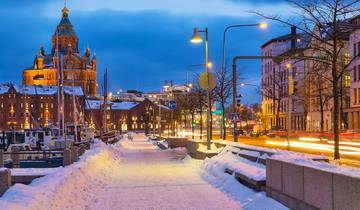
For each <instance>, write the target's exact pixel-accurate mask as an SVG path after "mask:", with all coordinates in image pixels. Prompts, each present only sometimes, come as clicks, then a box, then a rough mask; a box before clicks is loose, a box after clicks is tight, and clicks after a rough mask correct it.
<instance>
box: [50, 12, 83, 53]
mask: <svg viewBox="0 0 360 210" xmlns="http://www.w3.org/2000/svg"><path fill="white" fill-rule="evenodd" d="M57 38H58V40H59V52H61V53H64V52H66V51H67V50H68V46H69V45H71V46H72V51H73V52H74V53H79V48H78V42H79V38H78V37H77V35H76V33H75V30H74V26H73V25H72V24H71V22H70V19H69V9H68V8H67V7H66V6H65V7H64V8H63V9H62V18H61V21H60V23H59V25H58V26H57V27H56V30H55V33H54V35H53V36H52V53H54V52H55V51H56V43H57Z"/></svg>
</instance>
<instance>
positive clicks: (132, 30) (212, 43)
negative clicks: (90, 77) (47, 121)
mask: <svg viewBox="0 0 360 210" xmlns="http://www.w3.org/2000/svg"><path fill="white" fill-rule="evenodd" d="M63 4H64V2H63V1H62V0H42V1H39V0H2V1H0V19H1V22H0V27H1V32H0V46H1V47H0V55H1V56H0V82H1V83H7V82H13V83H16V84H21V79H22V76H21V74H22V70H23V69H24V68H27V67H29V66H31V65H32V62H33V60H34V56H35V55H36V53H37V52H38V49H39V46H40V45H44V46H45V50H46V51H47V52H49V51H50V50H51V36H52V34H53V33H54V31H55V27H56V25H57V24H58V23H59V21H60V18H61V9H62V7H63ZM67 5H68V8H69V9H70V20H71V21H72V24H73V25H74V26H75V30H76V33H77V35H78V36H79V39H80V42H79V48H80V51H81V52H83V50H84V49H85V48H86V47H90V49H91V51H92V52H94V51H96V55H97V59H98V82H99V83H102V82H103V81H102V74H103V72H104V69H105V68H106V67H107V68H108V70H109V83H110V84H109V88H110V90H111V91H114V92H116V91H117V90H119V89H123V90H127V89H137V90H141V91H158V90H160V88H161V86H162V85H163V82H164V80H173V81H174V82H175V83H184V82H185V80H186V67H187V66H189V65H193V64H199V63H204V59H205V56H204V54H205V49H204V45H198V46H194V45H192V44H191V43H190V42H189V38H190V37H191V34H192V31H193V28H194V27H201V28H203V27H208V28H209V49H210V60H211V61H212V62H213V64H214V68H220V66H221V46H222V34H223V30H224V28H225V27H226V26H228V25H232V24H249V23H257V22H261V21H263V20H261V19H260V18H259V17H257V16H256V15H253V14H251V13H250V12H249V11H254V10H257V11H261V12H263V13H266V14H282V15H283V16H291V15H292V11H293V9H292V8H291V7H290V6H288V5H287V4H286V3H285V2H284V1H281V0H272V1H267V0H257V1H253V0H151V1H150V0H132V1H128V0H106V1H99V0H69V1H68V3H67ZM289 30H290V29H289V28H285V27H283V26H281V25H279V24H277V23H269V28H268V29H266V30H260V29H258V28H242V29H235V30H233V31H231V32H230V33H229V35H228V43H227V51H226V52H227V63H228V65H229V67H230V61H231V58H232V57H233V56H235V55H260V46H261V45H262V44H263V43H265V42H266V41H267V40H269V39H271V38H273V37H275V36H278V35H282V34H285V33H288V32H289ZM190 70H191V71H190V73H189V74H188V75H189V77H191V76H192V75H193V73H191V72H201V71H203V70H202V69H201V68H193V69H190ZM239 70H240V71H242V76H243V77H245V78H246V82H247V83H252V84H260V80H261V65H260V62H254V61H252V62H250V61H249V62H241V63H239ZM239 89H240V88H239ZM240 92H242V93H243V94H244V95H245V97H244V101H246V102H247V103H253V102H258V101H259V100H260V97H259V96H258V94H257V93H256V90H255V88H254V87H247V88H241V90H240Z"/></svg>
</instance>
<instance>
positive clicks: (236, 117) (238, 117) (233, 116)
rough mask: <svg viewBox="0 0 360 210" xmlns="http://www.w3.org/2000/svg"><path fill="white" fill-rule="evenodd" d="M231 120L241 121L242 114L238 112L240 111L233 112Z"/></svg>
mask: <svg viewBox="0 0 360 210" xmlns="http://www.w3.org/2000/svg"><path fill="white" fill-rule="evenodd" d="M231 120H232V121H233V122H239V121H240V114H238V113H232V114H231Z"/></svg>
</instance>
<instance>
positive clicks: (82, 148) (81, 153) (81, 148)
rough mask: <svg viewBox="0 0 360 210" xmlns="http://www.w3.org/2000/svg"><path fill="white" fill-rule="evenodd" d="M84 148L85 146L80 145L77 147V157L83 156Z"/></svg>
mask: <svg viewBox="0 0 360 210" xmlns="http://www.w3.org/2000/svg"><path fill="white" fill-rule="evenodd" d="M85 147H86V146H85V145H84V144H82V145H80V147H79V156H81V155H83V154H84V153H85Z"/></svg>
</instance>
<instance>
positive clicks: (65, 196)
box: [0, 135, 286, 210]
mask: <svg viewBox="0 0 360 210" xmlns="http://www.w3.org/2000/svg"><path fill="white" fill-rule="evenodd" d="M124 142H126V144H124ZM149 145H150V146H153V145H152V144H151V143H150V142H148V141H147V140H146V139H144V136H141V135H134V136H133V138H132V139H128V138H125V139H123V140H122V141H121V142H119V143H118V144H116V145H105V144H103V143H101V142H98V141H97V142H96V143H95V145H94V146H93V147H92V149H91V150H90V151H87V152H86V153H85V154H84V155H83V156H81V157H80V161H79V162H77V163H74V164H72V165H70V166H67V167H65V168H60V169H59V170H56V171H55V172H54V173H52V174H49V175H47V176H45V177H42V178H39V179H36V180H34V181H33V182H32V183H31V184H30V185H23V184H16V185H14V186H13V187H11V188H10V189H9V190H8V191H7V192H6V193H5V194H4V195H3V196H2V197H1V198H0V209H11V210H25V209H26V210H42V209H44V210H45V209H46V210H48V209H52V210H70V209H71V210H82V209H89V210H92V209H96V210H97V209H196V210H198V209H204V210H205V209H206V210H210V209H252V210H256V209H258V210H263V209H286V208H285V207H284V206H282V205H281V204H279V203H278V202H276V201H274V200H272V199H269V198H267V197H266V195H265V194H264V193H256V192H254V191H253V190H251V189H249V188H247V187H245V186H243V185H242V184H240V183H239V182H237V181H236V180H235V179H234V176H231V175H228V174H226V173H224V172H223V170H222V169H223V167H224V164H225V163H226V162H229V160H230V162H231V161H233V164H235V162H238V163H239V160H235V159H234V160H232V159H230V157H226V154H223V155H224V157H221V155H220V156H217V157H215V158H212V159H207V160H206V161H205V162H202V161H199V160H193V159H191V158H190V157H189V156H187V158H185V159H184V160H179V157H180V156H179V151H177V150H166V151H162V150H159V149H155V148H153V150H150V147H149ZM178 150H180V153H182V150H183V149H178ZM240 163H241V164H247V163H246V161H244V160H240ZM221 164H222V165H221ZM236 166H238V167H240V168H241V167H243V166H240V165H236ZM253 166H254V165H253ZM254 167H255V166H254ZM253 169H254V170H252V171H250V170H249V171H248V172H249V175H250V174H257V172H256V171H255V168H253ZM258 176H259V177H260V176H261V174H260V173H259V174H258Z"/></svg>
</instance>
